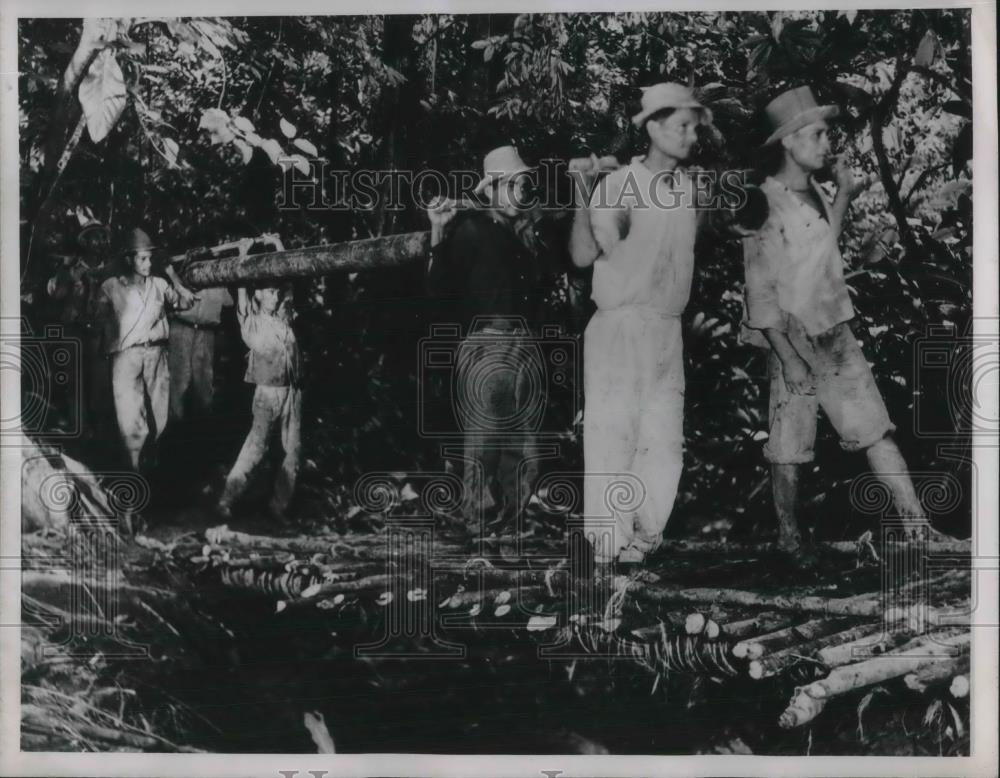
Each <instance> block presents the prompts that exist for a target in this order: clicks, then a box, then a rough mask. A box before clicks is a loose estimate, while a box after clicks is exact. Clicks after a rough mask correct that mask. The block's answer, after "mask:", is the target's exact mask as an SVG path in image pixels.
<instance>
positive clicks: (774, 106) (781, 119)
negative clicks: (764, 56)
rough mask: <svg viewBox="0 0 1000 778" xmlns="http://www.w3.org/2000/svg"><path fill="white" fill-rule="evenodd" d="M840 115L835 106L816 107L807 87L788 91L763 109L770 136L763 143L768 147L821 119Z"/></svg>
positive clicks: (814, 99) (810, 91)
mask: <svg viewBox="0 0 1000 778" xmlns="http://www.w3.org/2000/svg"><path fill="white" fill-rule="evenodd" d="M838 114H840V109H839V108H838V107H837V106H835V105H817V104H816V98H815V97H814V96H813V93H812V90H811V89H810V88H809V87H807V86H799V87H796V88H795V89H789V90H788V91H787V92H782V93H781V94H780V95H778V96H777V97H775V98H774V99H773V100H772V101H771V102H769V103H768V104H767V107H766V108H764V115H765V116H766V117H767V121H768V123H769V124H770V125H771V134H770V135H769V136H768V138H767V140H766V141H764V145H765V146H769V145H771V144H772V143H775V142H777V141H779V140H781V139H782V138H784V137H786V136H788V135H791V134H792V133H793V132H795V131H796V130H801V129H802V128H803V127H805V126H806V125H809V124H812V123H813V122H818V121H820V120H821V119H823V120H825V119H832V118H833V117H834V116H837V115H838Z"/></svg>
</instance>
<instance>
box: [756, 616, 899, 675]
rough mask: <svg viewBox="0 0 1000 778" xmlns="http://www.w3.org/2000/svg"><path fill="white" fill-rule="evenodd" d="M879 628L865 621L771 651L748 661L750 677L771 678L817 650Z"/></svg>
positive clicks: (876, 630) (877, 625)
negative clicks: (839, 630)
mask: <svg viewBox="0 0 1000 778" xmlns="http://www.w3.org/2000/svg"><path fill="white" fill-rule="evenodd" d="M881 630H882V624H881V622H866V623H864V624H858V625H855V626H853V627H851V628H850V629H845V630H843V631H841V632H835V633H833V634H832V635H826V636H824V637H820V638H816V639H815V640H809V641H806V642H804V643H799V644H797V645H793V646H788V647H787V648H782V649H780V650H778V651H773V652H771V653H768V654H765V655H764V656H762V657H760V658H758V659H754V660H753V661H751V662H750V665H749V667H748V670H749V672H750V677H751V678H754V679H756V680H759V679H761V678H771V677H772V676H775V675H780V674H781V673H783V672H784V671H785V670H787V669H788V668H789V667H791V666H792V665H795V664H797V663H798V662H800V661H803V659H816V655H817V654H818V653H819V651H821V650H822V649H824V648H827V647H828V646H840V645H842V644H844V643H852V642H853V641H856V640H858V639H859V638H863V637H869V636H870V635H874V634H876V633H878V632H880V631H881ZM816 662H817V663H819V660H818V659H816Z"/></svg>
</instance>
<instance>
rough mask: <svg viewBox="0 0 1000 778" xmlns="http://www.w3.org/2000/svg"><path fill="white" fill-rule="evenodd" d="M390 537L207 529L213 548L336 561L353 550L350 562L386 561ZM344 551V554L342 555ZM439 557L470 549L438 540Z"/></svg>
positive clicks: (434, 548)
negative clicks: (278, 534)
mask: <svg viewBox="0 0 1000 778" xmlns="http://www.w3.org/2000/svg"><path fill="white" fill-rule="evenodd" d="M389 537H390V536H389V535H388V534H386V533H371V534H360V533H359V534H357V535H327V536H325V537H309V536H302V535H299V536H296V537H287V538H286V537H275V536H271V535H251V534H249V533H247V532H237V531H235V530H231V529H229V526H228V525H226V524H223V525H221V526H218V527H211V528H209V529H207V530H205V540H206V541H207V542H208V543H209V544H211V545H218V546H239V547H241V548H245V549H255V550H258V549H259V550H266V551H288V552H291V553H293V554H306V555H309V556H312V555H314V554H325V555H328V556H329V557H330V558H331V559H332V560H336V559H338V558H343V556H344V555H343V549H345V548H346V549H350V551H351V552H352V557H351V559H350V561H364V560H365V559H372V560H377V559H385V558H387V556H389V555H390V554H391V553H392V550H391V548H390V546H389ZM338 551H340V553H338ZM431 553H432V555H433V556H435V557H438V556H440V557H448V556H452V555H454V556H457V555H466V556H467V555H468V548H467V547H466V546H463V545H458V544H455V543H451V542H445V541H443V540H440V539H435V540H434V543H433V545H432V547H431Z"/></svg>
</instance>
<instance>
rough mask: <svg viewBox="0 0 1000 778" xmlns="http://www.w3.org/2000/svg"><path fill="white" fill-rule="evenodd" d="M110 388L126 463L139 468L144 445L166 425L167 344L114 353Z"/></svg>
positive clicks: (168, 371) (152, 440)
mask: <svg viewBox="0 0 1000 778" xmlns="http://www.w3.org/2000/svg"><path fill="white" fill-rule="evenodd" d="M111 387H112V391H113V394H114V398H115V415H116V416H117V417H118V429H119V430H120V431H121V435H122V440H123V441H124V443H125V450H126V451H127V452H128V457H129V462H130V463H131V465H132V467H133V468H134V469H135V470H139V466H140V460H141V459H142V456H143V453H144V450H146V448H147V445H151V444H153V443H155V442H156V439H157V438H159V436H160V435H162V434H163V428H164V427H165V426H166V424H167V406H168V402H169V396H170V367H169V365H168V363H167V348H166V344H164V343H151V344H145V345H141V346H131V347H130V348H127V349H125V350H124V351H119V352H117V353H115V354H113V355H112V360H111Z"/></svg>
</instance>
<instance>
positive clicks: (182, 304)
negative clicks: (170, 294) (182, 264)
mask: <svg viewBox="0 0 1000 778" xmlns="http://www.w3.org/2000/svg"><path fill="white" fill-rule="evenodd" d="M165 272H166V275H167V278H168V279H169V280H170V283H171V284H172V285H173V287H174V289H175V290H176V292H177V296H178V298H179V301H178V303H176V304H175V307H177V308H180V309H181V310H185V309H187V308H190V307H191V306H192V305H194V304H195V303H196V302H197V301H198V296H197V295H196V294H195V293H194V292H192V291H191V290H190V289H188V288H187V287H186V286H184V282H183V281H181V277H180V275H178V273H177V271H176V270H175V269H174V266H173V265H171V264H169V263H168V264H167V268H166V271H165Z"/></svg>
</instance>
